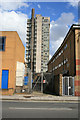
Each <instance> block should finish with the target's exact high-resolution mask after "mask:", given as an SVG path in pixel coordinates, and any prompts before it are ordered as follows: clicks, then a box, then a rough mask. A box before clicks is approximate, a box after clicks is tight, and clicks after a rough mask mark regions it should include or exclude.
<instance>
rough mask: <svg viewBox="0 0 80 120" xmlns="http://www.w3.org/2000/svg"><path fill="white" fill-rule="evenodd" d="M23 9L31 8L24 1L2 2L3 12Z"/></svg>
mask: <svg viewBox="0 0 80 120" xmlns="http://www.w3.org/2000/svg"><path fill="white" fill-rule="evenodd" d="M21 7H29V5H28V4H27V3H25V2H24V0H12V2H6V1H5V0H4V1H0V9H2V10H8V11H9V10H17V9H18V8H21Z"/></svg>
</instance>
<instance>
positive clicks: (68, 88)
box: [62, 76, 74, 95]
mask: <svg viewBox="0 0 80 120" xmlns="http://www.w3.org/2000/svg"><path fill="white" fill-rule="evenodd" d="M62 95H74V77H72V76H68V77H67V76H65V77H63V78H62Z"/></svg>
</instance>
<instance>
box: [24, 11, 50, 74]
mask: <svg viewBox="0 0 80 120" xmlns="http://www.w3.org/2000/svg"><path fill="white" fill-rule="evenodd" d="M49 32H50V18H49V17H43V16H41V15H36V17H34V9H32V17H31V19H28V20H27V41H26V61H27V68H28V69H31V71H32V72H35V73H40V72H46V71H47V63H48V61H49Z"/></svg>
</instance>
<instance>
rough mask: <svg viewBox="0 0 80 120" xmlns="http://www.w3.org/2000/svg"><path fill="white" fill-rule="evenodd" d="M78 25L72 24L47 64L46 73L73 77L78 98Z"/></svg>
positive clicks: (79, 75) (79, 80)
mask: <svg viewBox="0 0 80 120" xmlns="http://www.w3.org/2000/svg"><path fill="white" fill-rule="evenodd" d="M79 46H80V25H75V24H73V25H72V26H71V28H70V30H69V32H68V33H67V35H66V37H65V39H64V41H63V43H62V44H61V46H60V47H59V49H58V50H57V51H56V52H55V54H54V55H53V57H52V58H51V59H50V60H49V62H48V72H51V73H53V74H54V76H55V75H59V74H62V75H63V76H72V77H74V79H75V80H74V87H75V95H78V96H80V49H79Z"/></svg>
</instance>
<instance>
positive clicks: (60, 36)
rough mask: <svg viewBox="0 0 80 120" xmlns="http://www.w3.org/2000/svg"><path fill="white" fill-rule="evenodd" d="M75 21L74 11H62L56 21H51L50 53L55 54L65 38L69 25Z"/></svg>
mask: <svg viewBox="0 0 80 120" xmlns="http://www.w3.org/2000/svg"><path fill="white" fill-rule="evenodd" d="M73 23H75V21H74V15H73V14H72V13H62V14H61V16H60V17H59V18H58V19H57V20H56V21H51V23H50V54H51V55H53V54H54V53H55V51H56V50H57V49H58V47H59V46H60V45H61V43H62V41H63V40H64V38H65V36H66V34H67V32H68V30H69V27H70V26H71V25H72V24H73Z"/></svg>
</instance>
